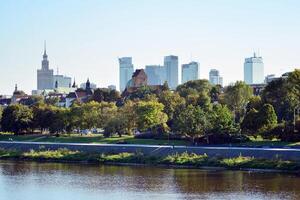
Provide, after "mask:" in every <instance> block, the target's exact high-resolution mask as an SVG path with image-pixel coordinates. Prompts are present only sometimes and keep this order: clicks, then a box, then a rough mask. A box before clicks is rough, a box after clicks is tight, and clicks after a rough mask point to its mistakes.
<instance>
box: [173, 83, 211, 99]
mask: <svg viewBox="0 0 300 200" xmlns="http://www.w3.org/2000/svg"><path fill="white" fill-rule="evenodd" d="M211 88H212V86H211V84H210V83H209V82H208V80H205V79H200V80H194V81H188V82H186V83H184V84H182V85H179V86H178V87H177V88H176V91H177V92H178V93H179V94H180V96H182V97H185V98H186V97H187V96H188V95H191V94H196V95H197V94H199V93H204V94H209V93H210V91H211Z"/></svg>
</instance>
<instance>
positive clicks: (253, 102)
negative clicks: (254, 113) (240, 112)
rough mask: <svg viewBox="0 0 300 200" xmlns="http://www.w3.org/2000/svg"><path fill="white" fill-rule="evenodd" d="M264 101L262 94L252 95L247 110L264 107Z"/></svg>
mask: <svg viewBox="0 0 300 200" xmlns="http://www.w3.org/2000/svg"><path fill="white" fill-rule="evenodd" d="M262 105H263V103H262V100H261V97H260V96H252V97H250V99H249V102H248V104H247V107H246V110H247V112H248V111H250V110H251V109H256V110H259V109H260V108H261V107H262Z"/></svg>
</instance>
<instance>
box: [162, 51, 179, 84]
mask: <svg viewBox="0 0 300 200" xmlns="http://www.w3.org/2000/svg"><path fill="white" fill-rule="evenodd" d="M164 66H165V67H166V75H167V82H168V85H169V87H170V88H171V89H173V90H174V89H176V87H177V85H178V78H179V76H178V56H173V55H170V56H165V58H164Z"/></svg>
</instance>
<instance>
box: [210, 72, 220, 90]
mask: <svg viewBox="0 0 300 200" xmlns="http://www.w3.org/2000/svg"><path fill="white" fill-rule="evenodd" d="M209 82H210V83H211V84H213V85H221V86H223V78H222V77H221V76H220V72H219V71H218V70H216V69H212V70H210V72H209Z"/></svg>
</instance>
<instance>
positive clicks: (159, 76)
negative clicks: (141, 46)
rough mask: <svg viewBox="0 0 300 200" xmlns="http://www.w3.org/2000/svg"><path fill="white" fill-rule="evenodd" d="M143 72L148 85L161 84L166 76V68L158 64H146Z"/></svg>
mask: <svg viewBox="0 0 300 200" xmlns="http://www.w3.org/2000/svg"><path fill="white" fill-rule="evenodd" d="M145 72H146V74H147V76H148V84H149V85H163V84H164V82H165V81H167V78H166V68H165V67H164V66H160V65H146V67H145Z"/></svg>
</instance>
